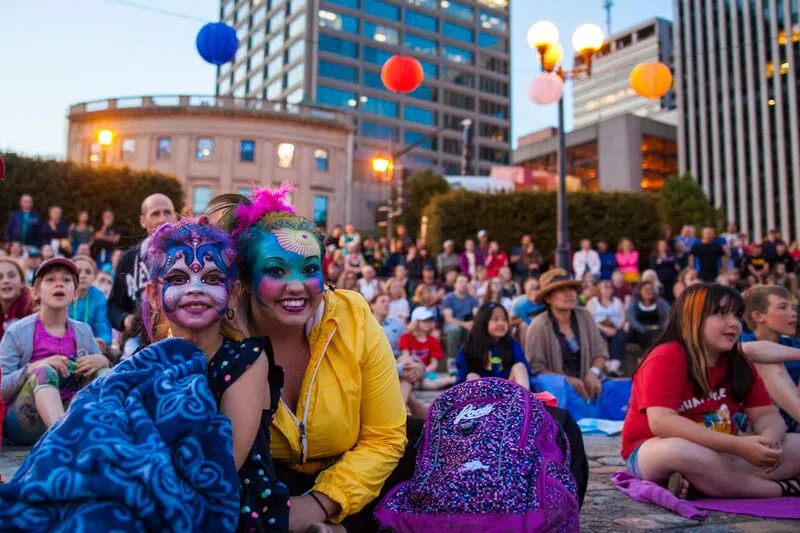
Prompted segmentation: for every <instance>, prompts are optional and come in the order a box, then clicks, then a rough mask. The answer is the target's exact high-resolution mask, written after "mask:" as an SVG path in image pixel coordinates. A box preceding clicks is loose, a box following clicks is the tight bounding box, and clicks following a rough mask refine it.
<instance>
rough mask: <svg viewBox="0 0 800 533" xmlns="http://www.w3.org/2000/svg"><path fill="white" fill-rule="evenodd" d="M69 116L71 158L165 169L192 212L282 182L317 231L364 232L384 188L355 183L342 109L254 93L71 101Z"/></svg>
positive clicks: (350, 141) (349, 127)
mask: <svg viewBox="0 0 800 533" xmlns="http://www.w3.org/2000/svg"><path fill="white" fill-rule="evenodd" d="M68 119H69V133H68V139H67V150H66V152H67V159H68V160H69V161H73V162H75V163H79V164H97V165H103V164H105V165H126V166H130V167H131V168H134V169H138V170H145V169H152V170H157V171H160V172H163V173H166V174H173V175H174V176H176V177H177V178H178V181H179V182H180V183H181V184H182V185H183V190H184V195H185V198H184V199H185V205H187V206H188V207H189V208H190V209H191V211H193V212H194V213H195V214H199V213H201V212H202V211H203V210H204V209H205V207H206V205H207V204H208V202H209V200H211V198H213V197H214V196H216V195H218V194H223V193H233V192H238V193H240V194H249V191H250V189H251V186H252V185H253V184H255V185H257V186H261V187H275V186H278V185H279V184H280V183H281V182H282V181H290V182H292V183H294V184H295V185H296V186H297V190H296V191H295V192H294V193H292V198H291V203H292V205H293V206H294V207H295V208H296V209H297V212H298V213H299V214H300V215H302V216H304V217H306V218H309V219H311V220H313V221H314V222H315V223H317V224H318V225H319V226H323V227H324V226H327V227H332V226H333V225H334V224H344V223H347V222H353V223H354V224H356V225H358V227H359V228H362V229H371V228H372V227H373V226H374V222H375V221H374V214H375V208H376V207H377V205H379V203H380V202H381V201H382V200H384V199H385V198H386V196H387V194H388V193H387V190H386V187H385V186H383V187H381V184H374V183H353V179H352V174H353V173H352V170H353V169H352V161H353V157H352V150H353V136H354V130H353V125H352V120H351V118H350V117H349V116H347V114H346V113H344V112H341V111H336V110H330V109H321V108H318V107H314V106H305V105H304V106H287V107H286V108H284V109H275V108H273V106H272V105H271V104H270V105H268V104H267V103H266V102H264V101H262V100H260V99H259V100H246V99H234V98H232V97H215V96H208V97H200V96H191V97H190V96H139V97H132V98H120V99H116V98H114V99H108V100H100V101H95V102H85V103H79V104H75V105H73V106H71V107H70V110H69V117H68ZM102 130H108V131H109V132H110V135H108V136H109V137H110V139H106V141H107V145H101V144H100V143H99V142H98V141H99V140H100V139H99V138H98V137H99V135H98V133H99V132H100V131H102ZM109 141H110V142H109Z"/></svg>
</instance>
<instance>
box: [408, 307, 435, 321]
mask: <svg viewBox="0 0 800 533" xmlns="http://www.w3.org/2000/svg"><path fill="white" fill-rule="evenodd" d="M434 318H435V315H434V314H433V311H431V310H430V309H429V308H427V307H417V308H416V309H414V311H413V312H412V313H411V320H412V321H414V322H425V321H426V320H433V319H434Z"/></svg>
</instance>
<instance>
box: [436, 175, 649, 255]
mask: <svg viewBox="0 0 800 533" xmlns="http://www.w3.org/2000/svg"><path fill="white" fill-rule="evenodd" d="M567 209H568V213H569V216H568V218H569V221H568V222H569V224H568V228H569V236H570V243H571V246H572V249H573V250H576V249H577V248H578V244H579V242H580V240H581V239H582V238H590V239H592V241H597V240H600V239H602V240H605V241H607V242H608V243H609V246H610V247H612V249H615V247H616V244H617V243H618V242H619V241H620V240H621V239H622V238H623V237H628V238H629V239H631V240H632V241H633V243H634V245H635V246H636V248H637V249H638V250H639V251H640V255H641V257H642V265H643V266H644V265H645V264H646V263H647V260H648V259H647V258H648V257H649V255H650V252H651V250H652V249H653V247H654V245H655V243H656V241H657V240H658V239H660V238H662V228H663V220H664V216H663V206H662V201H661V198H660V197H659V196H658V195H656V194H653V193H623V192H572V193H569V194H568V195H567ZM425 215H426V216H427V217H428V229H427V237H426V240H427V242H428V244H429V246H431V248H432V249H433V250H435V251H437V253H438V250H440V249H441V244H442V242H444V241H445V240H447V239H453V240H454V241H455V243H456V248H459V249H460V248H461V247H462V246H463V243H464V240H465V239H468V238H473V239H474V238H475V234H476V233H477V232H478V231H479V230H482V229H485V230H486V231H488V232H489V236H490V238H491V239H493V240H497V241H498V242H499V243H500V246H501V248H502V249H504V250H507V251H509V250H511V249H512V248H513V247H515V246H519V241H520V238H521V237H522V235H523V234H525V233H528V234H530V235H531V236H532V237H533V241H534V243H535V244H536V247H537V249H539V250H540V251H541V252H542V254H544V255H545V257H546V258H550V257H552V254H553V253H554V251H555V248H556V194H555V193H554V192H533V191H519V192H512V193H500V194H488V193H478V192H470V191H465V190H458V191H453V192H450V193H447V194H444V195H440V196H437V197H435V198H434V199H433V200H432V201H431V203H429V204H428V206H427V208H426V209H425Z"/></svg>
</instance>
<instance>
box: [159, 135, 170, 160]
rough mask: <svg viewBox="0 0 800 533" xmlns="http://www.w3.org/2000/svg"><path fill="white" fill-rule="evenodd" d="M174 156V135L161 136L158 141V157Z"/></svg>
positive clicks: (167, 157) (168, 157)
mask: <svg viewBox="0 0 800 533" xmlns="http://www.w3.org/2000/svg"><path fill="white" fill-rule="evenodd" d="M171 158H172V137H159V138H158V140H157V141H156V159H171Z"/></svg>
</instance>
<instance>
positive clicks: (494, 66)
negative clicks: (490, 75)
mask: <svg viewBox="0 0 800 533" xmlns="http://www.w3.org/2000/svg"><path fill="white" fill-rule="evenodd" d="M478 66H479V67H481V68H485V69H486V70H491V71H492V72H497V73H498V74H508V61H506V60H504V59H500V58H497V57H492V56H489V55H486V54H479V55H478Z"/></svg>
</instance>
